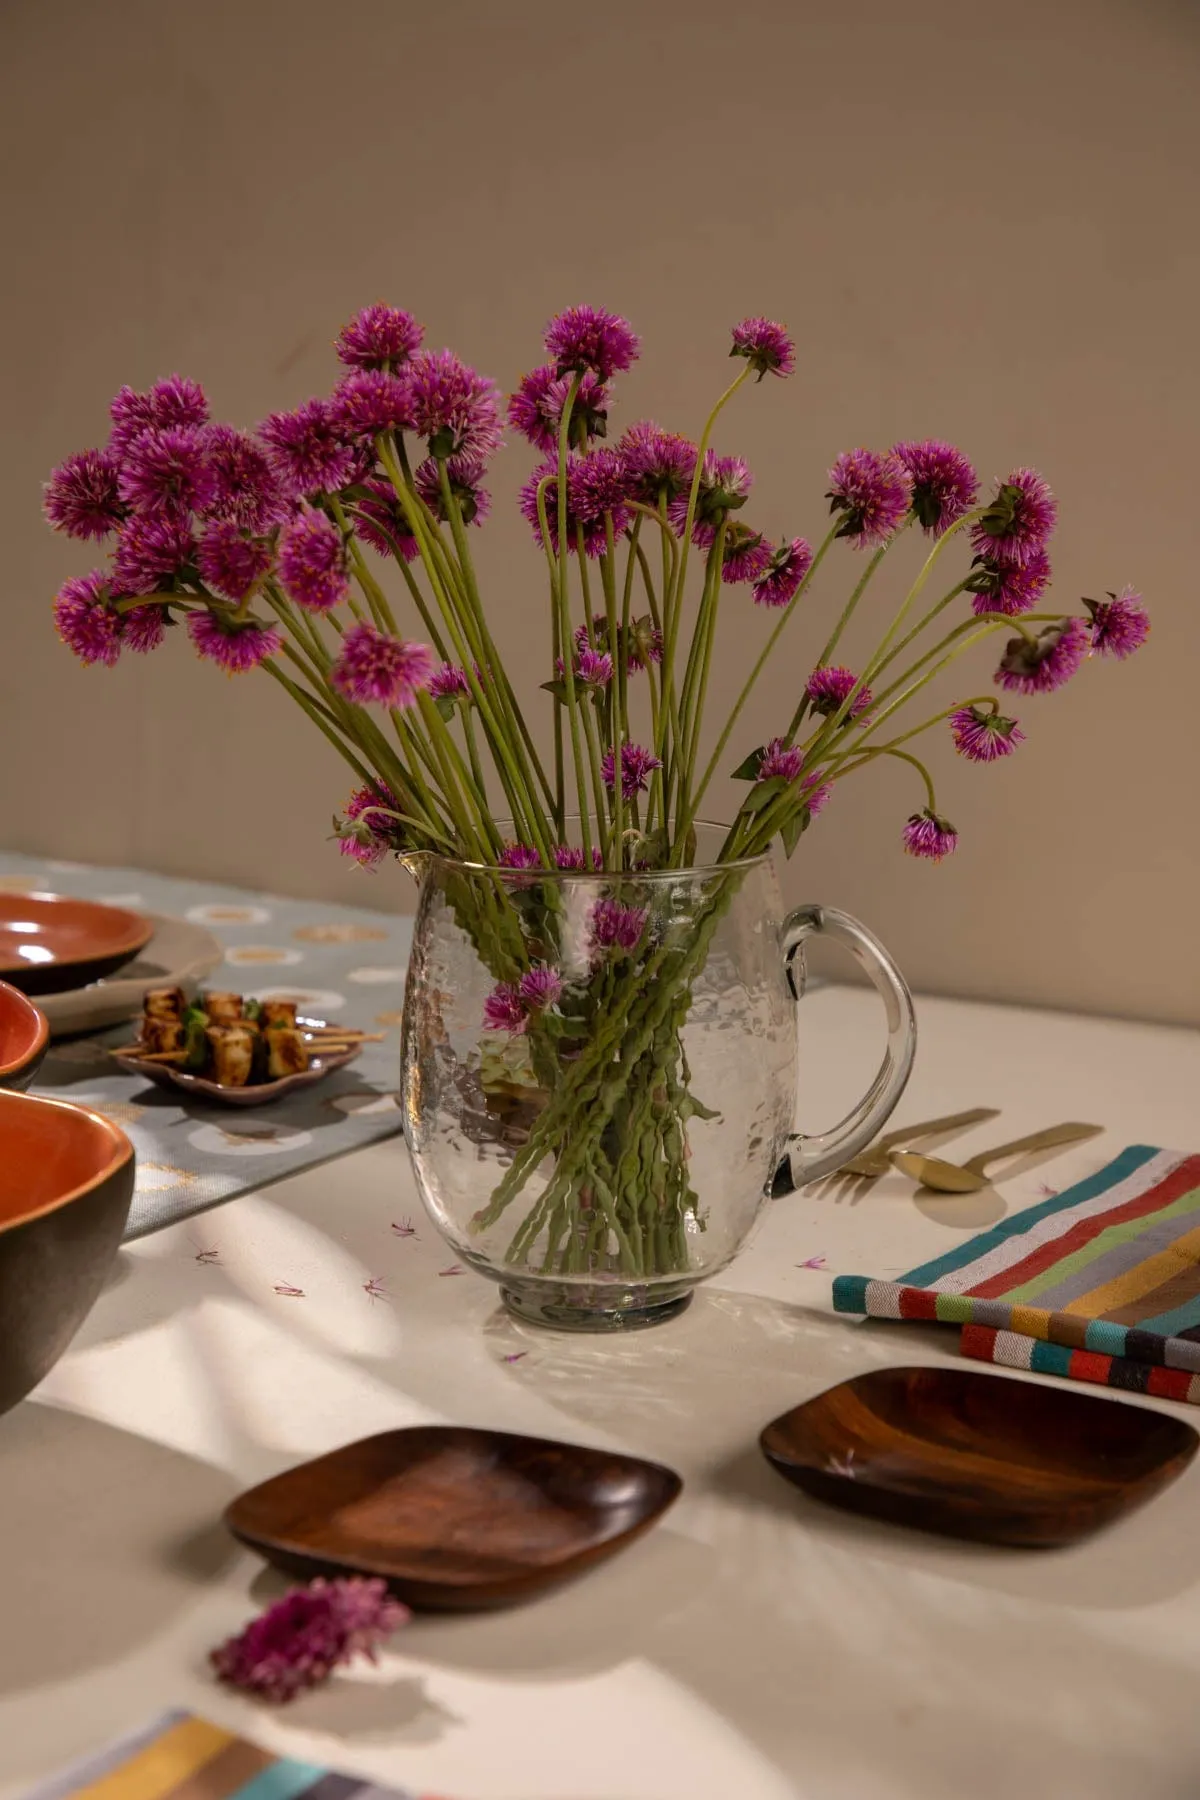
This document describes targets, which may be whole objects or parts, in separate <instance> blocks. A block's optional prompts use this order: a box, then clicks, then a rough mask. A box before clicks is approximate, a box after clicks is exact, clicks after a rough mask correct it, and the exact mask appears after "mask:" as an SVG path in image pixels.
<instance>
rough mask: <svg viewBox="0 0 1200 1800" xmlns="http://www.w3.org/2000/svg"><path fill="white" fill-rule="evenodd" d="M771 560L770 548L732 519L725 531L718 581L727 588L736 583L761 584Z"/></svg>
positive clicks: (772, 553)
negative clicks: (725, 584)
mask: <svg viewBox="0 0 1200 1800" xmlns="http://www.w3.org/2000/svg"><path fill="white" fill-rule="evenodd" d="M774 556H775V551H774V548H773V547H772V545H770V544H768V542H767V540H766V539H765V538H764V537H763V535H762V533H761V532H760V531H752V530H751V529H750V527H749V525H743V524H742V523H741V522H740V520H737V519H735V520H734V521H733V523H732V524H730V525H727V526H726V527H725V543H724V546H723V550H722V556H721V580H722V581H725V582H728V583H729V584H730V585H731V586H735V585H736V584H737V583H738V582H740V581H761V580H762V578H763V576H764V575H765V574H766V572H767V570H768V569H769V568H770V567H771V563H772V561H773V560H774Z"/></svg>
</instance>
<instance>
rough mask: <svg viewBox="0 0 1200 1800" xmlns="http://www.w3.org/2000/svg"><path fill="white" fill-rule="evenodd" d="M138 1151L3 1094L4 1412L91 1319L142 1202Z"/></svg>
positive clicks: (0, 1392)
mask: <svg viewBox="0 0 1200 1800" xmlns="http://www.w3.org/2000/svg"><path fill="white" fill-rule="evenodd" d="M133 1174H134V1159H133V1145H132V1144H131V1143H130V1142H129V1139H128V1138H127V1137H126V1136H125V1133H124V1132H123V1131H121V1130H120V1129H119V1127H118V1126H116V1125H114V1124H113V1123H112V1122H111V1120H109V1119H106V1118H104V1117H102V1115H101V1114H100V1113H95V1112H89V1110H88V1109H87V1108H86V1107H84V1106H70V1105H68V1104H67V1102H66V1101H65V1100H43V1099H41V1098H40V1097H38V1096H35V1095H33V1094H10V1093H5V1092H0V1412H6V1411H7V1410H8V1408H9V1407H10V1406H15V1405H16V1403H17V1401H18V1400H22V1399H24V1397H25V1395H26V1394H27V1393H29V1391H30V1389H31V1388H34V1387H36V1386H37V1384H38V1382H39V1381H40V1380H41V1379H42V1377H43V1376H44V1375H46V1374H48V1373H49V1371H50V1370H51V1369H52V1368H53V1367H54V1364H55V1363H56V1362H57V1361H58V1359H59V1357H60V1356H61V1355H62V1353H63V1351H64V1350H65V1349H66V1347H67V1345H68V1344H69V1343H70V1341H71V1339H72V1338H73V1337H74V1335H75V1333H76V1332H77V1331H78V1329H79V1327H80V1325H82V1323H83V1321H84V1319H85V1318H86V1316H87V1314H88V1313H89V1312H90V1311H91V1309H92V1306H93V1305H94V1304H95V1301H96V1299H97V1298H98V1296H99V1293H100V1290H101V1288H102V1287H103V1286H104V1280H105V1277H106V1276H107V1274H108V1271H109V1268H110V1266H111V1264H112V1260H113V1258H114V1256H115V1255H116V1253H117V1246H118V1245H119V1244H120V1242H121V1234H122V1232H123V1231H124V1229H125V1222H126V1220H127V1219H128V1217H129V1203H130V1201H131V1199H132V1198H133Z"/></svg>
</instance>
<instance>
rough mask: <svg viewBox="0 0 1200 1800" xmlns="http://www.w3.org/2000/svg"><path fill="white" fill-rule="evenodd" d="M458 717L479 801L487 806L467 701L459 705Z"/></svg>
mask: <svg viewBox="0 0 1200 1800" xmlns="http://www.w3.org/2000/svg"><path fill="white" fill-rule="evenodd" d="M458 711H459V716H460V718H461V719H462V730H463V740H464V742H465V743H466V746H467V758H468V760H469V762H470V764H471V774H472V775H473V776H474V778H475V786H476V787H477V788H478V789H479V795H480V799H481V800H482V801H483V802H484V804H485V805H486V804H487V782H486V781H485V779H484V774H483V764H482V763H481V762H480V760H479V744H478V742H477V741H476V737H475V724H474V721H473V720H472V718H471V705H470V702H469V701H468V702H467V703H466V704H465V705H462V704H460V705H459V708H458Z"/></svg>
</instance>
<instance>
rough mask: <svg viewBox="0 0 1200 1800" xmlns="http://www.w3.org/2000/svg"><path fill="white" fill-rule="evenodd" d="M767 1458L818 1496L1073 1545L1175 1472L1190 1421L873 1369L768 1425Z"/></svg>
mask: <svg viewBox="0 0 1200 1800" xmlns="http://www.w3.org/2000/svg"><path fill="white" fill-rule="evenodd" d="M759 1442H760V1444H761V1446H762V1450H763V1454H764V1455H765V1456H766V1458H767V1461H768V1462H769V1463H770V1464H771V1465H772V1467H773V1468H775V1469H777V1470H778V1471H779V1473H780V1474H781V1475H783V1476H785V1477H786V1479H787V1480H788V1481H792V1482H795V1484H796V1486H797V1487H800V1488H803V1489H804V1491H805V1492H806V1493H808V1494H812V1495H813V1496H814V1497H815V1498H816V1499H818V1500H825V1501H828V1502H829V1503H830V1504H831V1505H833V1506H841V1507H845V1508H847V1509H848V1510H849V1511H851V1512H861V1513H870V1514H872V1515H873V1516H874V1517H876V1518H880V1519H890V1520H892V1521H894V1522H896V1523H898V1524H902V1525H915V1526H917V1527H918V1528H919V1529H921V1530H924V1531H938V1532H943V1533H945V1534H947V1535H949V1536H951V1537H964V1538H974V1539H977V1540H979V1541H980V1542H983V1543H990V1544H1019V1545H1024V1546H1027V1547H1030V1548H1033V1547H1047V1548H1049V1547H1052V1546H1055V1545H1060V1544H1073V1543H1076V1542H1077V1541H1078V1540H1079V1539H1081V1538H1085V1537H1089V1536H1090V1535H1091V1533H1092V1532H1094V1531H1098V1530H1099V1529H1100V1528H1101V1527H1102V1526H1104V1525H1108V1524H1111V1523H1112V1522H1113V1520H1115V1519H1119V1518H1122V1517H1123V1516H1124V1515H1125V1514H1126V1513H1129V1512H1132V1511H1133V1510H1134V1509H1135V1508H1136V1507H1138V1506H1142V1505H1144V1503H1145V1502H1146V1501H1147V1500H1149V1499H1152V1498H1153V1496H1154V1495H1155V1494H1157V1493H1159V1492H1160V1491H1161V1490H1162V1489H1163V1488H1164V1487H1166V1486H1167V1485H1168V1483H1169V1482H1172V1481H1174V1479H1175V1477H1176V1476H1177V1475H1179V1474H1180V1473H1181V1472H1182V1471H1183V1470H1184V1469H1185V1468H1186V1467H1187V1465H1188V1463H1189V1462H1190V1461H1191V1460H1192V1457H1193V1456H1194V1455H1195V1454H1196V1449H1197V1446H1198V1445H1200V1438H1198V1437H1197V1435H1196V1433H1195V1432H1194V1431H1193V1430H1192V1427H1191V1426H1190V1425H1185V1424H1183V1422H1182V1421H1181V1420H1179V1419H1174V1418H1171V1417H1169V1416H1168V1415H1167V1414H1165V1413H1160V1412H1152V1411H1151V1410H1150V1409H1149V1407H1143V1406H1131V1405H1128V1404H1127V1403H1125V1402H1123V1401H1120V1400H1106V1399H1101V1398H1099V1396H1097V1395H1094V1394H1087V1393H1075V1392H1071V1391H1070V1390H1068V1389H1064V1388H1054V1387H1048V1386H1042V1385H1040V1384H1039V1383H1037V1382H1032V1381H1020V1380H1015V1379H1011V1378H1009V1377H1006V1376H999V1375H984V1374H981V1373H979V1371H977V1370H970V1369H921V1368H913V1369H876V1370H873V1371H872V1372H871V1373H870V1374H867V1375H856V1376H855V1377H854V1379H853V1380H852V1381H844V1382H842V1383H841V1384H840V1385H839V1386H838V1387H834V1388H830V1389H829V1390H828V1391H827V1392H826V1393H824V1394H818V1395H817V1397H816V1398H815V1399H814V1400H809V1401H807V1402H806V1403H805V1404H804V1405H803V1406H798V1407H796V1408H795V1410H794V1411H792V1412H789V1413H784V1414H783V1416H782V1417H781V1418H778V1419H776V1420H774V1421H773V1423H772V1424H770V1425H768V1426H767V1428H766V1430H765V1431H764V1432H763V1434H762V1436H761V1438H760V1440H759Z"/></svg>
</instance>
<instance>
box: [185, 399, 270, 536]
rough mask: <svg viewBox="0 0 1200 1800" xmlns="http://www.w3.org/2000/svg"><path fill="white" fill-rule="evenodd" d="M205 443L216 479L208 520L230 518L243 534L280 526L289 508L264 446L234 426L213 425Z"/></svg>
mask: <svg viewBox="0 0 1200 1800" xmlns="http://www.w3.org/2000/svg"><path fill="white" fill-rule="evenodd" d="M204 444H205V450H206V453H207V456H208V466H209V470H210V472H211V474H212V478H213V497H212V499H211V500H210V501H209V503H208V506H207V508H206V509H205V510H206V512H207V515H208V517H209V518H211V519H231V520H232V521H233V523H234V524H235V525H240V526H241V527H242V529H243V530H244V531H266V530H267V529H268V527H269V526H271V525H276V524H278V522H279V521H280V519H282V518H283V517H284V515H285V513H286V510H287V505H286V502H285V500H284V498H283V495H282V494H281V493H280V491H279V483H278V481H277V480H276V479H275V475H274V473H273V471H272V468H271V464H270V462H269V460H268V458H267V453H266V451H265V450H264V449H263V447H262V445H261V444H259V443H256V442H255V440H254V439H253V438H252V437H250V436H249V434H248V433H247V432H244V431H235V430H234V428H233V426H232V425H210V426H209V427H208V428H207V430H206V431H205V434H204Z"/></svg>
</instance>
